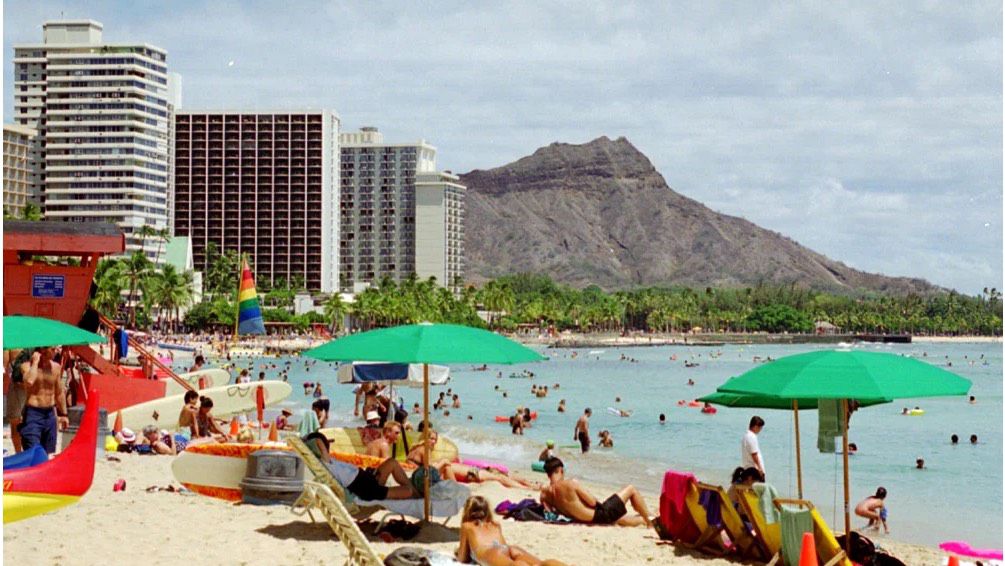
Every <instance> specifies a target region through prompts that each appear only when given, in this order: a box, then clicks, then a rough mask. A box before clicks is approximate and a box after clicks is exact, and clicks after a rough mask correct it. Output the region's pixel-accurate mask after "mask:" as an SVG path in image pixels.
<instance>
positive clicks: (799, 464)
mask: <svg viewBox="0 0 1005 566" xmlns="http://www.w3.org/2000/svg"><path fill="white" fill-rule="evenodd" d="M792 415H793V417H795V419H796V487H797V488H798V490H799V499H802V498H803V460H802V457H801V456H800V454H799V401H797V400H796V399H793V400H792ZM790 485H791V484H790Z"/></svg>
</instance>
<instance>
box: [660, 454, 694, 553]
mask: <svg viewBox="0 0 1005 566" xmlns="http://www.w3.org/2000/svg"><path fill="white" fill-rule="evenodd" d="M696 481H697V480H696V478H695V477H694V474H688V473H685V472H677V471H674V470H667V472H666V473H665V474H664V475H663V490H662V492H661V493H660V524H661V527H662V529H663V530H664V531H665V532H666V534H667V535H668V536H669V537H670V538H671V539H672V540H682V541H684V542H694V541H696V540H698V537H699V536H700V535H701V533H700V532H699V531H698V527H697V526H696V525H695V524H694V520H693V519H692V518H691V514H690V513H688V511H687V504H686V503H685V502H684V498H685V497H686V496H687V491H688V488H689V487H690V486H691V484H692V483H694V482H696Z"/></svg>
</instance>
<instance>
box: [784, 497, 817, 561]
mask: <svg viewBox="0 0 1005 566" xmlns="http://www.w3.org/2000/svg"><path fill="white" fill-rule="evenodd" d="M812 532H813V515H812V514H811V513H810V510H809V509H789V508H788V507H782V558H783V559H784V560H785V564H788V565H790V566H797V565H798V564H799V554H800V553H801V552H802V549H803V534H804V533H812Z"/></svg>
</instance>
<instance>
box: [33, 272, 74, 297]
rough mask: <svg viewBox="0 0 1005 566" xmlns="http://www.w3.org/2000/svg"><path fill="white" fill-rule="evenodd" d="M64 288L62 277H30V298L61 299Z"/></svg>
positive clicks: (64, 281)
mask: <svg viewBox="0 0 1005 566" xmlns="http://www.w3.org/2000/svg"><path fill="white" fill-rule="evenodd" d="M65 287H66V277H65V276H63V275H32V276H31V296H32V297H35V298H40V299H62V298H63V289H64V288H65Z"/></svg>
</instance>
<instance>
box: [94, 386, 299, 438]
mask: <svg viewBox="0 0 1005 566" xmlns="http://www.w3.org/2000/svg"><path fill="white" fill-rule="evenodd" d="M258 387H263V388H265V406H266V407H269V406H272V405H276V404H278V403H279V402H281V401H283V400H284V399H286V398H287V397H289V396H290V394H291V393H293V388H292V387H290V384H288V383H285V382H282V381H256V382H255V383H245V384H240V385H224V386H222V387H211V388H209V389H203V390H202V391H200V392H199V394H200V395H204V396H206V397H209V398H210V399H212V400H213V415H214V416H216V417H218V418H226V417H229V416H232V415H235V414H238V413H244V412H250V411H254V410H255V391H256V389H257V388H258ZM184 405H185V395H184V393H181V394H178V395H172V396H170V397H164V398H162V399H154V400H153V401H147V402H146V403H140V404H138V405H133V406H132V407H126V408H124V409H122V410H121V411H117V412H115V413H109V415H108V428H109V429H111V428H112V427H113V426H114V425H115V417H116V415H117V414H119V413H121V414H122V426H123V427H126V428H130V429H133V430H134V431H136V432H137V433H138V432H139V431H140V430H142V429H143V427H145V426H146V425H148V424H156V425H157V426H159V427H160V428H166V429H168V430H176V429H177V428H178V414H179V413H181V408H182V407H183V406H184ZM155 414H156V417H155Z"/></svg>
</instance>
